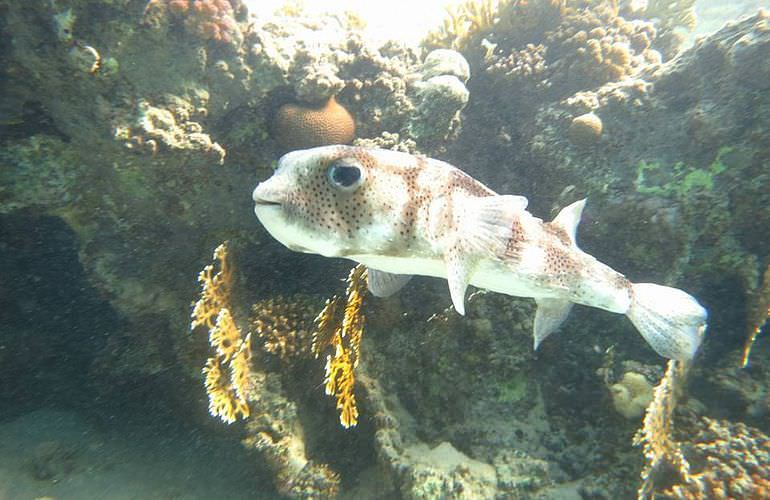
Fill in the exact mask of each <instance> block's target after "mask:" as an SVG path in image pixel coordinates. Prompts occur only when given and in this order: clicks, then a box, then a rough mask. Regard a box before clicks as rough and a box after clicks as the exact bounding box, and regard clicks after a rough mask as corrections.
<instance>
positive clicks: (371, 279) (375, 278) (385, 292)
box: [366, 268, 412, 297]
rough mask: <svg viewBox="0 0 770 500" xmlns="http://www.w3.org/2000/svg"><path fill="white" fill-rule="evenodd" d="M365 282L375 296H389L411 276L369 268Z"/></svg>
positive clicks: (400, 287) (399, 288)
mask: <svg viewBox="0 0 770 500" xmlns="http://www.w3.org/2000/svg"><path fill="white" fill-rule="evenodd" d="M367 276H368V278H367V280H366V284H367V286H368V288H369V291H370V292H372V295H374V296H375V297H390V296H391V295H393V294H394V293H396V292H397V291H399V290H401V289H402V288H403V287H404V285H406V283H407V282H408V281H409V280H410V279H411V278H412V276H411V275H410V274H391V273H386V272H385V271H379V270H377V269H372V268H369V272H368V274H367Z"/></svg>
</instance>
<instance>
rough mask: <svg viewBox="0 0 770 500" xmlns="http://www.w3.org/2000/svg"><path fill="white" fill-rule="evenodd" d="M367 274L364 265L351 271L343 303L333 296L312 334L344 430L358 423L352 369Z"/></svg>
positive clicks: (361, 326) (359, 337)
mask: <svg viewBox="0 0 770 500" xmlns="http://www.w3.org/2000/svg"><path fill="white" fill-rule="evenodd" d="M367 277H368V275H367V271H366V267H364V266H363V265H360V264H359V265H358V266H356V267H354V268H353V269H351V270H350V273H349V274H348V279H347V283H348V286H347V290H346V291H345V297H346V300H345V303H344V307H343V304H342V299H341V297H336V296H335V297H333V298H331V299H329V300H328V301H327V302H326V306H325V307H324V308H323V310H322V311H321V313H320V314H319V315H318V317H317V318H316V332H315V333H314V334H313V346H312V349H313V353H314V354H315V357H316V358H318V357H320V356H322V355H323V354H324V353H325V352H327V351H329V350H331V351H332V352H331V353H330V354H327V355H326V368H325V375H324V385H325V388H326V394H327V395H329V396H334V397H335V398H336V400H337V409H338V410H339V412H340V424H341V425H342V427H344V428H346V429H347V428H349V427H353V426H355V425H356V424H358V407H357V405H356V396H355V394H354V392H353V390H354V389H355V383H356V377H355V373H354V370H355V368H356V366H358V360H359V357H360V355H361V340H362V338H363V333H364V324H365V322H366V318H365V317H364V315H363V312H362V311H361V308H362V307H363V305H364V299H365V297H366V294H367V290H366V283H367Z"/></svg>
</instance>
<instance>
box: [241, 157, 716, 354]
mask: <svg viewBox="0 0 770 500" xmlns="http://www.w3.org/2000/svg"><path fill="white" fill-rule="evenodd" d="M253 198H254V202H255V208H254V211H255V213H256V215H257V218H258V219H259V220H260V222H261V223H262V225H263V226H264V227H265V228H266V229H267V231H268V232H270V234H272V236H273V237H275V238H276V239H277V240H278V241H279V242H281V243H282V244H284V245H285V246H286V247H288V248H289V249H291V250H295V251H299V252H307V253H315V254H320V255H323V256H326V257H344V258H347V259H350V260H353V261H355V262H359V263H361V264H364V265H365V266H366V267H367V268H368V270H369V274H368V287H369V290H370V291H371V292H372V294H373V295H375V296H380V297H382V296H387V295H390V294H393V293H395V292H397V291H398V290H399V289H400V288H401V287H403V286H404V284H405V283H406V282H407V281H408V280H409V278H410V277H411V276H412V275H422V276H434V277H439V278H445V279H446V280H447V282H448V285H449V292H450V296H451V299H452V303H453V305H454V308H455V309H456V310H457V312H458V313H459V314H461V315H462V314H465V294H466V289H467V287H468V285H473V286H475V287H478V288H482V289H487V290H491V291H494V292H498V293H504V294H508V295H513V296H519V297H532V298H534V299H535V301H536V302H537V311H536V313H535V320H534V346H535V349H537V347H538V346H539V345H540V343H541V342H542V341H543V340H544V339H545V338H546V337H548V335H550V334H551V333H552V332H554V331H555V330H556V329H557V328H558V327H559V326H560V325H561V323H562V322H563V321H564V319H565V318H566V316H567V314H568V313H569V311H570V309H571V307H572V304H583V305H587V306H592V307H597V308H600V309H605V310H607V311H611V312H614V313H619V314H625V315H626V316H627V317H628V318H629V319H630V320H631V322H632V323H633V324H634V326H636V328H637V329H638V330H639V332H640V333H641V334H642V336H643V337H644V339H645V340H646V341H647V342H648V343H649V344H650V346H652V348H653V349H654V350H655V351H656V352H657V353H658V354H660V355H661V356H664V357H666V358H671V359H681V360H686V359H691V358H692V357H693V356H694V355H695V352H696V351H697V349H698V346H699V345H700V342H701V340H702V338H703V334H704V332H705V329H706V317H707V313H706V310H705V309H704V308H703V307H702V306H701V305H700V304H699V303H698V301H697V300H696V299H695V298H693V297H692V296H690V295H688V294H687V293H685V292H684V291H682V290H679V289H676V288H671V287H667V286H661V285H656V284H652V283H631V282H630V281H629V280H628V279H626V277H625V276H623V275H622V274H620V273H618V272H617V271H615V270H613V269H612V268H610V267H609V266H607V265H605V264H602V263H601V262H599V261H598V260H597V259H595V258H594V257H592V256H591V255H589V254H587V253H585V252H583V251H582V250H580V248H578V246H577V244H576V242H575V231H576V228H577V224H578V222H579V220H580V216H581V213H582V211H583V207H584V206H585V200H580V201H576V202H574V203H572V204H571V205H569V206H567V207H565V208H564V209H562V210H561V212H560V213H559V214H558V215H557V216H556V218H554V220H553V221H551V222H543V221H542V220H541V219H538V218H536V217H534V216H533V215H532V214H530V213H529V212H528V211H527V210H526V208H527V199H526V198H525V197H523V196H515V195H499V194H497V193H495V192H494V191H492V190H491V189H490V188H488V187H487V186H485V185H484V184H482V183H481V182H479V181H477V180H476V179H474V178H473V177H471V176H469V175H468V174H466V173H464V172H463V171H461V170H459V169H457V168H455V167H453V166H452V165H449V164H448V163H445V162H443V161H439V160H434V159H430V158H426V157H423V156H415V155H410V154H406V153H400V152H395V151H386V150H377V149H366V148H359V147H352V146H323V147H318V148H313V149H306V150H301V151H294V152H290V153H287V154H286V155H284V156H283V157H282V158H281V159H280V160H279V162H278V165H277V167H276V170H275V172H274V173H273V175H272V177H270V178H269V179H267V180H265V181H264V182H261V183H259V184H258V185H257V187H256V188H255V189H254V194H253Z"/></svg>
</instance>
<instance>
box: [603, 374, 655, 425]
mask: <svg viewBox="0 0 770 500" xmlns="http://www.w3.org/2000/svg"><path fill="white" fill-rule="evenodd" d="M610 393H611V394H612V404H613V406H615V409H616V410H617V411H618V413H620V414H621V415H623V416H624V417H626V418H628V419H634V418H638V417H641V416H642V415H643V414H644V410H645V409H646V408H647V406H649V404H650V403H651V402H652V384H650V383H649V382H648V381H647V378H646V377H645V376H644V375H642V374H641V373H634V372H626V373H624V374H623V378H622V379H621V381H620V382H618V383H617V384H613V385H612V386H610Z"/></svg>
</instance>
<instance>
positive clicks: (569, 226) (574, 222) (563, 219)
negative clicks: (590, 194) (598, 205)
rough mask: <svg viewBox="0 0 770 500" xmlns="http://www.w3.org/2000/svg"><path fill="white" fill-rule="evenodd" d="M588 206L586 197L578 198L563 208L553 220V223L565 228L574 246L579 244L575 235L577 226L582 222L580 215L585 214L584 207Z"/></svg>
mask: <svg viewBox="0 0 770 500" xmlns="http://www.w3.org/2000/svg"><path fill="white" fill-rule="evenodd" d="M585 206H586V199H585V198H583V199H582V200H578V201H576V202H574V203H572V204H570V205H567V206H566V207H564V208H562V209H561V212H559V214H558V215H557V216H556V217H555V218H554V219H553V221H551V225H553V226H556V227H559V228H561V229H563V230H564V231H565V232H566V233H567V236H569V239H570V241H571V242H572V244H573V245H574V246H577V243H576V241H575V235H576V234H577V226H578V224H579V223H580V216H581V215H582V214H583V207H585Z"/></svg>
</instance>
